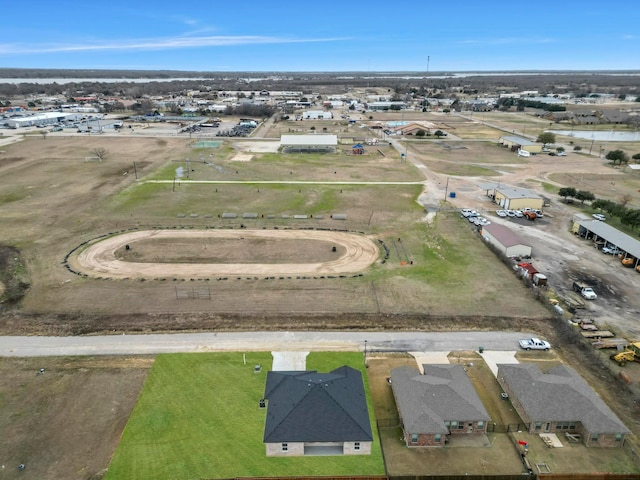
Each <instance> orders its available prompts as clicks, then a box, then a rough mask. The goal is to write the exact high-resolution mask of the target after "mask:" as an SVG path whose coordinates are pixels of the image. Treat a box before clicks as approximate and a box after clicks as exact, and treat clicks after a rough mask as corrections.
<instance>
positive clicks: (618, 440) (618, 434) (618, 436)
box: [616, 433, 622, 442]
mask: <svg viewBox="0 0 640 480" xmlns="http://www.w3.org/2000/svg"><path fill="white" fill-rule="evenodd" d="M621 441H622V434H621V433H616V442H621Z"/></svg>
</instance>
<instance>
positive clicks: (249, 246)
mask: <svg viewBox="0 0 640 480" xmlns="http://www.w3.org/2000/svg"><path fill="white" fill-rule="evenodd" d="M185 242H186V243H185ZM198 244H199V245H198ZM139 250H140V253H139V254H138V253H137V252H138V251H139ZM196 250H197V252H196ZM334 250H335V251H334ZM131 252H135V254H130V253H131ZM176 252H183V253H184V255H177V256H176ZM190 252H193V253H190ZM203 253H204V255H203ZM378 255H379V250H378V247H377V246H376V244H375V243H373V241H372V240H370V239H369V238H367V237H365V236H362V235H356V234H352V233H345V232H326V231H310V230H182V231H180V230H145V231H140V232H131V233H127V234H123V235H117V236H114V237H110V238H108V239H106V240H102V241H98V242H96V243H94V244H93V245H91V246H90V247H89V248H87V249H86V250H84V251H82V252H81V253H80V254H79V255H78V257H77V266H78V269H79V270H80V271H82V272H84V273H86V274H89V275H94V276H102V277H105V276H106V277H111V278H158V277H179V278H209V277H215V276H220V275H322V274H325V275H332V274H336V275H337V274H345V273H355V272H359V271H361V270H364V269H365V268H367V267H368V266H369V265H371V264H372V263H373V262H375V261H376V259H377V258H378ZM136 260H138V261H136ZM139 260H142V261H139ZM209 262H211V263H209Z"/></svg>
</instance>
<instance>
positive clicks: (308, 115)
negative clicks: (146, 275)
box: [302, 110, 333, 120]
mask: <svg viewBox="0 0 640 480" xmlns="http://www.w3.org/2000/svg"><path fill="white" fill-rule="evenodd" d="M332 118H333V113H332V112H330V111H324V110H307V111H306V112H303V113H302V119H303V120H331V119H332Z"/></svg>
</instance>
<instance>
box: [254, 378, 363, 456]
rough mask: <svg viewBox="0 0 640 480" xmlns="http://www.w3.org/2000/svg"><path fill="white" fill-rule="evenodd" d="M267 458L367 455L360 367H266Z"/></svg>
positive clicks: (265, 431) (265, 439)
mask: <svg viewBox="0 0 640 480" xmlns="http://www.w3.org/2000/svg"><path fill="white" fill-rule="evenodd" d="M264 400H265V401H267V402H268V405H267V416H266V421H265V427H264V440H263V441H264V443H265V445H266V451H267V456H302V455H369V454H370V453H371V442H372V441H373V435H372V431H371V421H370V419H369V410H368V408H367V398H366V395H365V391H364V383H363V381H362V374H361V373H360V371H358V370H356V369H354V368H351V367H348V366H342V367H340V368H337V369H335V370H333V371H331V372H328V373H318V372H316V371H305V372H301V371H290V372H281V371H270V372H268V374H267V383H266V386H265V392H264Z"/></svg>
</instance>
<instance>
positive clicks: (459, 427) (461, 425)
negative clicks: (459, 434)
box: [458, 422, 464, 430]
mask: <svg viewBox="0 0 640 480" xmlns="http://www.w3.org/2000/svg"><path fill="white" fill-rule="evenodd" d="M462 429H464V422H458V430H462Z"/></svg>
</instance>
